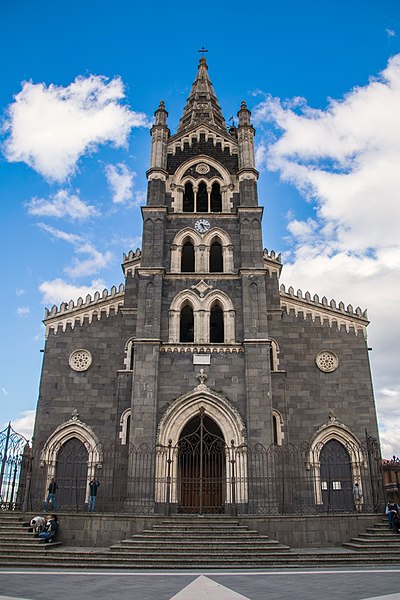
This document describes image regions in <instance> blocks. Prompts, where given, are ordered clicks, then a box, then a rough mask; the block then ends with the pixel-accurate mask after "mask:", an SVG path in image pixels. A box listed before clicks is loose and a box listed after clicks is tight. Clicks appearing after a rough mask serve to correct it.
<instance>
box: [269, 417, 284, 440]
mask: <svg viewBox="0 0 400 600" xmlns="http://www.w3.org/2000/svg"><path fill="white" fill-rule="evenodd" d="M272 430H273V436H274V437H273V440H274V444H276V445H277V446H282V443H283V438H284V437H285V435H284V433H283V418H282V415H281V413H280V412H278V411H277V410H275V409H274V410H273V411H272Z"/></svg>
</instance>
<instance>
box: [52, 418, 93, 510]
mask: <svg viewBox="0 0 400 600" xmlns="http://www.w3.org/2000/svg"><path fill="white" fill-rule="evenodd" d="M72 438H77V439H78V440H79V441H80V442H82V443H83V444H84V446H85V447H86V449H87V451H88V463H87V466H88V470H87V486H86V498H85V502H87V501H88V498H89V481H90V480H91V479H92V478H93V477H94V475H95V470H96V467H97V468H101V467H102V465H103V451H102V447H101V444H100V442H99V439H98V438H97V436H96V434H95V433H94V431H93V429H92V428H91V427H89V425H87V424H86V423H83V421H80V419H79V414H78V411H77V410H76V409H75V410H74V411H73V413H72V417H71V419H69V420H68V421H66V422H65V423H62V424H61V425H59V426H58V427H57V428H56V429H55V430H54V431H53V433H52V434H51V435H50V436H49V437H48V439H47V441H46V443H45V445H44V447H43V450H42V452H41V455H40V466H41V467H47V471H46V484H45V490H47V488H48V485H49V483H50V481H51V478H52V477H55V476H56V468H57V455H58V453H59V451H60V449H61V447H62V446H63V444H65V443H66V442H68V441H69V440H70V439H72Z"/></svg>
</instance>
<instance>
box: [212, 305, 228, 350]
mask: <svg viewBox="0 0 400 600" xmlns="http://www.w3.org/2000/svg"><path fill="white" fill-rule="evenodd" d="M224 340H225V334H224V312H223V310H222V308H221V306H220V305H219V304H214V306H213V307H212V309H211V312H210V342H211V343H212V344H213V343H214V344H223V343H224Z"/></svg>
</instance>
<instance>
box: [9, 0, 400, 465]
mask: <svg viewBox="0 0 400 600" xmlns="http://www.w3.org/2000/svg"><path fill="white" fill-rule="evenodd" d="M0 32H1V35H0V55H1V56H2V58H3V61H2V86H1V89H0V110H1V119H2V138H1V143H2V146H1V156H0V200H1V204H0V206H1V212H2V215H1V223H2V235H1V238H0V240H1V244H2V256H3V260H2V261H1V281H2V289H3V293H2V300H3V301H2V311H1V319H2V323H1V331H2V338H3V344H2V345H1V350H0V352H1V366H2V368H1V374H0V425H1V426H3V425H5V424H6V423H7V421H8V420H9V419H11V420H12V421H13V424H14V427H16V428H17V429H18V430H20V431H23V432H25V433H26V434H29V428H30V426H31V423H32V415H33V411H34V409H35V406H36V401H37V394H38V382H39V375H40V368H41V359H42V354H41V353H40V349H41V348H43V344H44V341H43V338H44V330H43V327H42V325H41V320H42V318H43V313H44V306H51V305H52V304H54V303H55V304H59V303H60V302H61V301H63V300H65V301H69V300H70V298H71V297H75V298H77V297H78V296H79V295H82V294H83V293H87V291H88V290H93V291H94V290H95V289H97V288H99V289H103V288H104V287H107V288H110V287H111V286H112V285H114V284H115V285H118V284H119V283H120V282H121V281H122V271H121V268H120V263H121V258H122V252H128V251H129V250H130V249H131V248H133V249H135V248H136V247H138V246H140V236H141V216H140V210H139V205H140V204H141V203H143V202H144V200H143V199H144V193H145V191H146V179H145V171H146V169H147V168H148V164H149V154H150V136H149V131H148V126H149V123H150V122H151V118H152V115H153V112H154V110H155V109H156V108H157V106H158V103H159V101H160V100H161V99H163V100H164V101H165V103H166V107H167V110H168V112H169V119H168V124H169V127H170V128H171V130H172V131H174V130H175V128H176V125H177V123H178V120H179V118H180V115H181V113H182V110H183V106H184V104H185V100H186V98H187V95H188V92H189V90H190V86H191V83H192V81H193V80H194V77H195V73H196V69H197V62H198V57H199V54H198V53H197V50H198V48H200V47H202V46H203V45H205V46H206V47H207V48H208V49H209V53H208V55H207V60H208V64H209V73H210V78H211V80H212V82H213V85H214V88H215V91H216V93H217V96H218V98H219V100H220V104H221V107H222V110H223V113H224V116H225V118H226V119H229V118H230V117H231V116H232V115H236V112H237V111H238V109H239V106H240V102H241V100H242V99H245V100H246V102H247V104H248V106H249V107H250V109H251V110H252V111H253V117H254V121H255V126H256V129H257V136H256V141H257V161H258V166H259V169H260V186H259V198H260V203H261V204H262V205H264V206H265V213H264V246H266V247H268V248H269V249H274V250H276V251H278V252H282V253H283V255H284V258H285V267H284V270H283V274H282V282H283V283H285V284H286V285H287V286H289V285H293V286H294V288H295V289H298V288H301V289H302V290H303V292H304V291H306V290H309V291H310V292H311V293H312V294H314V293H318V294H319V295H320V297H322V296H323V295H326V296H327V297H328V298H332V297H333V298H336V300H337V301H340V300H343V301H344V302H345V304H348V303H351V304H353V305H354V306H357V305H360V306H361V307H362V308H363V309H364V308H368V310H369V318H370V319H371V325H370V327H369V341H368V343H369V345H370V346H372V347H373V352H372V353H371V361H372V369H373V376H374V382H375V393H376V398H377V405H378V412H379V418H380V426H381V437H382V443H383V449H384V454H385V455H386V456H390V454H391V453H399V452H400V433H398V431H397V430H400V428H399V427H398V422H399V417H400V408H399V407H400V382H399V376H398V371H399V363H400V350H399V348H398V339H399V334H400V327H399V319H398V318H397V316H396V314H397V299H398V298H399V294H400V243H399V237H398V233H397V230H398V225H399V222H400V212H399V211H400V209H399V206H400V202H399V191H398V190H399V189H400V174H399V173H398V171H400V169H399V167H398V165H399V161H400V141H399V140H400V115H399V112H400V111H399V106H400V102H399V101H400V58H399V55H400V6H399V4H398V2H396V1H395V0H381V1H379V2H378V1H377V2H372V1H363V2H361V1H358V0H356V1H352V2H344V1H341V0H339V1H337V2H335V3H321V2H314V1H312V2H303V3H298V2H294V1H292V0H289V1H288V2H285V3H277V2H269V1H264V2H253V3H252V4H251V5H248V6H245V5H244V4H243V3H239V2H229V3H225V2H220V3H215V2H208V1H205V2H202V3H201V4H200V5H199V4H196V5H190V4H188V3H181V2H175V3H172V4H171V3H170V4H165V3H161V2H152V3H151V4H149V5H146V4H145V3H142V4H140V5H137V4H136V3H132V2H125V1H121V0H116V1H114V2H113V3H111V4H110V3H105V2H102V1H98V2H96V3H89V2H87V3H84V2H79V3H78V2H75V1H71V2H69V3H68V4H64V5H63V4H59V3H54V2H53V3H50V2H41V1H40V0H39V1H37V2H35V3H33V2H19V3H18V4H16V3H11V2H3V3H2V4H1V6H0ZM337 416H338V418H340V415H337Z"/></svg>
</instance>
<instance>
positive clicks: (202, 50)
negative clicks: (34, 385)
mask: <svg viewBox="0 0 400 600" xmlns="http://www.w3.org/2000/svg"><path fill="white" fill-rule="evenodd" d="M197 52H201V56H202V57H203V58H204V53H205V52H208V50H206V49H205V48H204V46H203V47H202V48H200V50H197Z"/></svg>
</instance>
